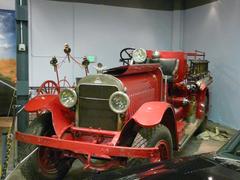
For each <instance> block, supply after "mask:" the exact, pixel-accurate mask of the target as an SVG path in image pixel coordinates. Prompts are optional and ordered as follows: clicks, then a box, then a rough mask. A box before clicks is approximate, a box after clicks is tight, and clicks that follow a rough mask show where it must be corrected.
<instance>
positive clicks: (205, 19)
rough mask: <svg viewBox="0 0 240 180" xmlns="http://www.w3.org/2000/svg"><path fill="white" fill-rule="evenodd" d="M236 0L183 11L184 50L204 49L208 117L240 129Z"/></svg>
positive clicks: (239, 6)
mask: <svg viewBox="0 0 240 180" xmlns="http://www.w3.org/2000/svg"><path fill="white" fill-rule="evenodd" d="M239 18H240V1H239V0H218V1H217V2H213V3H211V4H207V5H204V6H201V7H197V8H193V9H189V10H187V11H185V14H184V22H185V26H184V49H185V50H194V49H199V50H203V51H206V53H207V58H208V59H209V60H210V70H211V72H212V74H213V77H214V83H213V85H212V89H211V92H212V93H211V97H212V99H211V105H212V107H211V112H210V119H212V120H214V121H217V122H220V123H222V124H225V125H228V126H231V127H234V128H238V129H239V128H240V109H239V108H240V107H239V102H240V101H239V100H240V90H239V89H240V73H239V72H240V56H239V52H240V35H239V32H240V31H239V30H240V20H239Z"/></svg>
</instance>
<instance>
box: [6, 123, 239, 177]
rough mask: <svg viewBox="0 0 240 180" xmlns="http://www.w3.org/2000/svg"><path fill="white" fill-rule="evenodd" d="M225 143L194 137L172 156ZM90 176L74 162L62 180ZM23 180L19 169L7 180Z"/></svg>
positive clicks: (210, 127) (208, 150) (216, 147)
mask: <svg viewBox="0 0 240 180" xmlns="http://www.w3.org/2000/svg"><path fill="white" fill-rule="evenodd" d="M215 127H218V128H219V129H220V130H223V131H226V132H227V133H229V135H230V136H231V135H233V134H234V133H235V130H232V129H229V128H226V127H223V126H221V125H219V124H215V123H212V122H210V123H209V125H208V129H213V128H215ZM225 142H226V141H216V140H213V139H209V140H201V139H198V138H197V137H196V136H194V137H192V138H191V140H190V142H188V143H187V145H186V146H185V147H184V149H182V151H181V152H176V153H175V154H174V156H175V157H184V156H190V155H195V154H201V153H207V152H215V151H217V150H218V149H219V148H220V147H221V146H222V145H223V144H225ZM90 175H92V172H90V171H88V172H84V173H83V172H82V165H81V162H80V161H78V160H76V161H75V162H74V164H73V166H72V169H71V170H70V171H69V173H68V174H67V176H66V177H65V178H64V180H72V179H79V180H80V179H84V178H87V177H89V176H90ZM15 179H18V180H24V179H25V178H24V177H23V176H22V174H21V172H20V170H19V169H17V170H15V171H14V172H13V173H12V175H11V177H9V179H8V180H15Z"/></svg>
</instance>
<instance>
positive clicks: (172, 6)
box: [55, 0, 217, 10]
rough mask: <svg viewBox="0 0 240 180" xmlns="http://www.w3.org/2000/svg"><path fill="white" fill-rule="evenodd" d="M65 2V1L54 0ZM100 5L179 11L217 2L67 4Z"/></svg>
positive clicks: (109, 0) (136, 0)
mask: <svg viewBox="0 0 240 180" xmlns="http://www.w3.org/2000/svg"><path fill="white" fill-rule="evenodd" d="M55 1H67V0H55ZM69 1H71V2H80V3H89V4H102V5H111V6H121V7H132V8H141V9H154V10H180V9H189V8H193V7H196V6H201V5H204V4H207V3H211V2H213V1H217V0H68V1H67V2H69Z"/></svg>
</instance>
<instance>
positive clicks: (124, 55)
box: [120, 48, 135, 65]
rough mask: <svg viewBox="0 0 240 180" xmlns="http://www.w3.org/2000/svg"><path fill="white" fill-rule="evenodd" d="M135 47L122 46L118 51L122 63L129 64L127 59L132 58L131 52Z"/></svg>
mask: <svg viewBox="0 0 240 180" xmlns="http://www.w3.org/2000/svg"><path fill="white" fill-rule="evenodd" d="M134 50H135V48H124V49H123V50H121V52H120V62H123V65H126V64H127V65H129V64H130V63H129V61H130V60H132V52H133V51H134Z"/></svg>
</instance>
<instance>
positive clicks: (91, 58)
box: [87, 56, 96, 63]
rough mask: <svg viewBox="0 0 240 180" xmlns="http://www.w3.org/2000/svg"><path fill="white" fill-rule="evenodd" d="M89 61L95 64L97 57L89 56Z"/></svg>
mask: <svg viewBox="0 0 240 180" xmlns="http://www.w3.org/2000/svg"><path fill="white" fill-rule="evenodd" d="M87 60H88V62H90V63H94V62H95V61H96V57H95V56H87Z"/></svg>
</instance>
